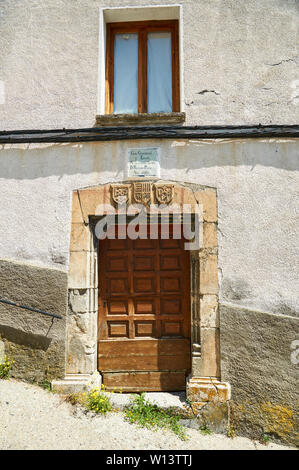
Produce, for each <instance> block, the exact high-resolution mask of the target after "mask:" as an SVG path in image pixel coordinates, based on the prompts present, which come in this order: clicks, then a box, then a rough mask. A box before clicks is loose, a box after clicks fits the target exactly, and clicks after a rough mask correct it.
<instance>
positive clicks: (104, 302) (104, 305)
mask: <svg viewBox="0 0 299 470" xmlns="http://www.w3.org/2000/svg"><path fill="white" fill-rule="evenodd" d="M103 307H104V308H106V307H107V300H103Z"/></svg>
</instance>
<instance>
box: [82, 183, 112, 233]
mask: <svg viewBox="0 0 299 470" xmlns="http://www.w3.org/2000/svg"><path fill="white" fill-rule="evenodd" d="M79 197H80V203H81V208H82V213H83V219H84V222H85V223H86V224H87V223H88V221H89V216H91V215H100V213H99V212H98V207H99V205H102V204H111V193H110V187H109V186H108V185H105V186H100V187H97V188H91V189H81V190H79Z"/></svg>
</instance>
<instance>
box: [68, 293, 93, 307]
mask: <svg viewBox="0 0 299 470" xmlns="http://www.w3.org/2000/svg"><path fill="white" fill-rule="evenodd" d="M89 296H90V292H89V289H70V290H69V305H70V308H71V311H72V312H74V313H85V312H88V311H89Z"/></svg>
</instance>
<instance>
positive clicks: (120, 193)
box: [111, 184, 129, 204]
mask: <svg viewBox="0 0 299 470" xmlns="http://www.w3.org/2000/svg"><path fill="white" fill-rule="evenodd" d="M111 196H112V199H113V201H114V202H115V203H116V204H126V203H127V202H128V199H129V186H126V185H125V184H115V185H111Z"/></svg>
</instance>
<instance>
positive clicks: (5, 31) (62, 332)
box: [0, 0, 299, 443]
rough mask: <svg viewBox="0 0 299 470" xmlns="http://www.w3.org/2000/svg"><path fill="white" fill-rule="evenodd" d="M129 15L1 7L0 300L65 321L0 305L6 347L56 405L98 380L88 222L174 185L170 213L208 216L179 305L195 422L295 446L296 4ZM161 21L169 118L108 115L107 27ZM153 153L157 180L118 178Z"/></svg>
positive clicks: (164, 8)
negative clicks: (183, 309) (171, 26)
mask: <svg viewBox="0 0 299 470" xmlns="http://www.w3.org/2000/svg"><path fill="white" fill-rule="evenodd" d="M125 3H126V2H121V1H119V0H118V1H117V0H97V1H95V0H80V1H78V2H76V3H74V2H67V1H65V0H50V1H48V2H35V1H32V0H25V1H24V2H22V4H21V5H20V4H19V2H16V1H10V2H2V4H1V5H0V15H1V18H2V20H1V24H0V30H1V34H0V51H1V54H0V129H1V131H0V193H1V204H0V215H1V221H2V224H1V225H0V299H6V300H9V301H12V302H15V303H17V304H21V305H24V306H29V307H32V308H36V309H40V310H43V311H46V312H52V313H56V314H58V315H59V316H61V317H62V318H61V319H57V318H54V319H53V318H51V317H46V316H43V315H40V314H38V313H36V312H35V313H34V312H32V311H27V310H24V309H19V308H15V307H12V306H11V305H7V304H3V303H0V336H1V341H0V346H1V347H0V351H4V350H5V353H6V354H7V355H9V356H10V357H13V358H14V360H15V366H14V370H13V375H14V376H15V377H17V378H20V379H25V380H29V381H42V380H51V381H53V387H55V388H56V389H58V390H61V391H63V392H67V391H73V390H82V389H84V388H88V387H92V386H93V385H94V384H99V383H101V380H102V377H103V376H104V377H105V372H104V373H103V370H101V359H100V358H101V354H102V351H101V342H99V298H100V297H101V292H100V291H101V288H100V286H101V282H102V280H103V279H105V278H106V277H107V276H108V274H107V269H106V265H105V263H104V264H103V263H102V264H101V262H100V256H99V242H98V240H97V239H96V237H95V224H96V222H97V221H98V220H100V218H101V217H102V216H103V212H102V210H103V209H102V205H103V204H104V205H105V204H106V205H111V206H113V207H115V200H114V199H113V188H115V187H116V188H120V187H125V188H127V189H126V191H127V193H126V194H128V201H127V203H128V204H129V203H131V202H136V196H135V192H136V187H135V185H136V184H142V185H144V184H146V186H144V187H146V188H149V189H148V193H149V196H148V197H149V199H148V201H147V203H146V204H144V206H145V207H146V208H147V207H148V205H149V204H150V203H156V202H157V200H156V198H157V193H156V188H157V187H168V188H171V191H172V192H171V201H170V202H171V204H175V205H176V207H177V208H181V207H182V206H183V205H184V204H189V205H190V207H191V209H190V213H191V214H194V207H195V206H197V205H199V206H200V207H201V210H202V229H203V233H202V243H201V246H200V247H199V248H198V249H197V250H191V251H190V254H189V263H190V284H189V287H188V292H187V293H186V292H184V293H182V292H181V293H180V295H181V294H182V295H183V294H184V295H187V297H188V305H189V307H188V309H189V310H188V315H189V322H190V338H189V339H190V351H189V352H188V355H189V356H190V370H189V371H188V376H187V377H186V382H185V386H184V388H185V389H186V392H187V395H188V396H189V398H190V400H191V401H192V402H193V407H194V410H196V412H198V413H199V414H200V415H201V416H202V419H205V420H208V421H209V423H210V425H211V426H215V427H217V429H222V430H229V431H230V432H239V433H243V434H249V435H251V436H255V437H259V436H260V435H261V434H262V433H269V434H271V435H272V436H273V437H277V438H279V439H282V440H284V441H286V442H292V443H295V442H296V439H297V434H296V429H297V428H296V426H297V424H296V423H297V421H296V420H297V414H296V413H297V412H298V409H297V406H298V393H297V389H296V381H297V377H298V376H297V374H298V365H297V363H298V360H297V356H298V354H297V349H298V344H299V343H298V341H299V337H298V290H299V289H298V287H299V286H298V276H297V275H296V274H297V272H298V187H299V181H298V153H299V152H298V135H299V130H298V126H296V125H295V124H296V118H297V117H298V103H299V101H298V96H297V95H298V87H299V85H298V83H299V81H298V68H297V66H298V56H297V50H296V34H297V30H298V3H297V2H296V1H292V0H265V1H264V2H262V5H261V2H258V1H257V0H250V1H247V2H246V3H244V2H241V1H238V0H235V1H231V0H225V1H218V0H213V1H211V2H205V1H203V0H196V1H195V0H185V1H182V2H176V1H175V0H173V1H172V0H165V1H164V2H163V5H161V4H160V3H161V2H160V1H155V0H151V1H148V2H145V1H143V0H130V2H128V4H125ZM153 20H155V21H156V20H159V21H177V24H178V51H179V52H178V53H179V70H178V80H179V105H178V110H176V111H175V112H168V113H162V114H158V113H156V114H155V115H154V114H151V113H146V114H144V113H142V114H139V115H138V114H137V115H130V114H128V113H127V114H125V115H124V114H122V115H117V114H112V115H110V114H109V115H107V113H105V100H107V96H106V88H105V83H106V80H105V70H106V69H107V64H106V62H105V57H106V53H107V47H106V45H107V37H106V31H107V25H108V24H111V23H112V24H115V23H118V22H120V23H124V22H126V23H128V22H132V21H153ZM205 126H209V127H205ZM20 129H21V130H20ZM153 148H154V149H158V151H159V172H156V173H153V174H152V175H150V176H137V177H135V176H132V174H130V173H128V156H129V155H130V152H131V150H132V149H138V150H140V152H143V151H144V150H145V149H153ZM134 198H135V199H134ZM168 202H169V201H168ZM148 203H149V204H148ZM178 210H179V209H178ZM120 317H121V316H120V315H119V320H118V321H119V324H118V326H117V328H120V327H122V325H124V323H125V322H124V321H123V320H121V318H120ZM148 318H150V317H148ZM144 321H145V323H144V324H143V325H141V326H140V328H141V329H140V332H141V331H147V330H146V328H148V327H149V324H150V321H151V320H144ZM171 322H172V323H171ZM137 323H138V322H137ZM170 323H171V325H170V326H169V328H172V327H174V325H173V324H174V323H175V321H174V320H173V319H172V320H171V321H170ZM137 326H138V325H137ZM142 328H145V329H144V330H142ZM165 328H166V327H165ZM119 331H121V330H119ZM136 331H137V330H136ZM170 331H171V329H170V330H169V332H170ZM137 333H138V331H137ZM121 334H122V333H119V332H118V333H116V338H118V335H121ZM142 334H143V333H139V335H141V336H142ZM167 334H168V333H167ZM169 334H170V333H169ZM144 335H145V337H146V333H144ZM137 336H138V334H137ZM166 336H167V335H166ZM166 336H165V337H166ZM167 338H168V336H167ZM131 339H132V338H131ZM139 339H140V338H139ZM132 341H133V340H132ZM116 342H117V341H116ZM116 342H115V343H116ZM139 342H140V341H139ZM169 344H170V343H169ZM169 354H170V355H171V354H172V352H170V353H169ZM112 356H113V354H112ZM112 356H111V357H112ZM189 356H188V357H189ZM173 361H175V359H174V360H173ZM172 363H173V362H172ZM160 369H161V368H160ZM160 369H159V371H160ZM162 369H163V368H162ZM110 372H111V371H110ZM115 372H116V371H115ZM144 372H147V369H146V368H145V370H144V371H143V373H144ZM111 373H114V371H113V370H112V372H111ZM159 373H160V372H159ZM108 375H109V374H107V380H108ZM110 375H111V374H110ZM137 375H138V374H137ZM138 377H139V376H138ZM155 377H156V376H153V377H152V378H151V379H150V380H151V381H152V382H143V383H144V384H145V385H144V387H145V388H146V387H147V386H148V385H146V384H148V383H150V384H151V386H149V389H155V388H154V387H155V386H154V385H153V384H154V380H156V378H155ZM117 380H121V378H118V379H117ZM142 380H145V379H142ZM120 384H121V383H120ZM139 385H140V383H139ZM136 387H137V386H136ZM151 387H152V388H151ZM137 388H138V387H137ZM162 388H163V387H162ZM166 389H167V386H166Z"/></svg>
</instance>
